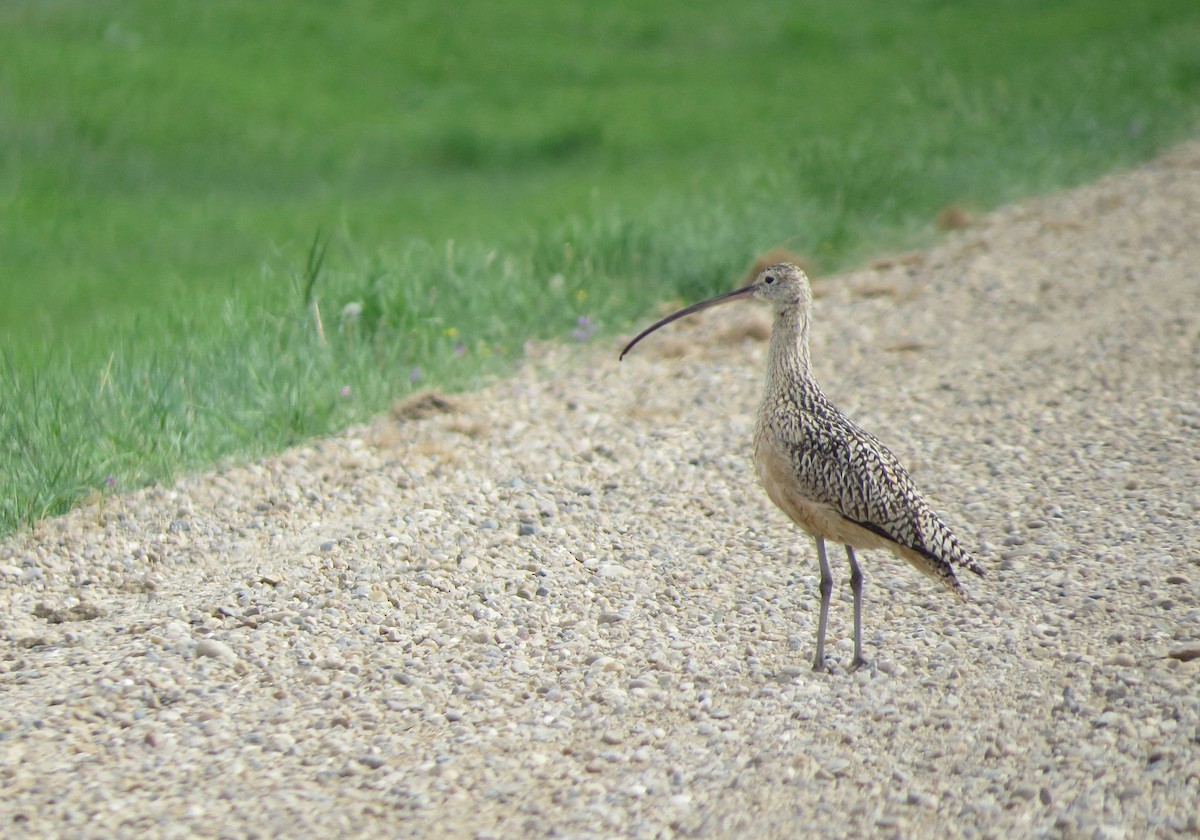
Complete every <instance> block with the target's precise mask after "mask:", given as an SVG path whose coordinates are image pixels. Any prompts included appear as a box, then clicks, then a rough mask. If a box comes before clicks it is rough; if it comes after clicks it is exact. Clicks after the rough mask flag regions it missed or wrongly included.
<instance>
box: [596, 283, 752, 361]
mask: <svg viewBox="0 0 1200 840" xmlns="http://www.w3.org/2000/svg"><path fill="white" fill-rule="evenodd" d="M756 288H758V287H757V286H755V285H753V284H751V285H749V286H744V287H743V288H741V289H734V290H733V291H732V292H726V293H725V294H723V295H717V296H716V297H715V298H709V299H708V300H702V301H700V302H699V303H693V304H692V305H691V306H688V307H686V308H684V309H680V310H679V311H678V312H675V313H672V314H671V315H668V316H667V317H666V318H663V319H662V320H661V321H657V322H655V323H653V324H651V325H650V326H648V327H646V329H644V330H642V331H641V332H640V333H638V334H637V337H636V338H634V339H633V341H631V342H629V343H628V344H626V345H625V349H624V350H622V351H621V355H620V357H619V359H618V361H619V360H620V359H624V358H625V354H626V353H628V352H629V351H630V350H632V349H633V345H635V344H637V343H638V342H639V341H641V340H642V339H643V338H645V337H646V336H648V335H650V333H652V332H654V331H655V330H656V329H658V328H659V327H661V326H664V325H666V324H669V323H671V322H672V321H676V320H678V319H680V318H682V317H683V316H685V315H691V314H692V313H693V312H699V311H700V310H701V309H708V308H709V307H710V306H717V305H718V304H722V303H728V302H729V301H731V300H740V299H741V298H746V297H750V296H751V295H752V294H754V290H755V289H756Z"/></svg>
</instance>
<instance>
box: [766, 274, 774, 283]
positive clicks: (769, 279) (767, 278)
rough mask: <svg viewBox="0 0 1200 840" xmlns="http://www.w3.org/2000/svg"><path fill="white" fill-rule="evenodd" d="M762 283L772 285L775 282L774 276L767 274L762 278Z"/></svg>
mask: <svg viewBox="0 0 1200 840" xmlns="http://www.w3.org/2000/svg"><path fill="white" fill-rule="evenodd" d="M763 282H764V283H767V284H771V283H774V282H775V275H774V274H768V275H767V276H766V277H764V278H763Z"/></svg>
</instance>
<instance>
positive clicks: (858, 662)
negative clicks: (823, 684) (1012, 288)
mask: <svg viewBox="0 0 1200 840" xmlns="http://www.w3.org/2000/svg"><path fill="white" fill-rule="evenodd" d="M866 664H867V660H865V659H863V658H862V657H861V656H856V657H854V661H853V662H851V663H850V667H849V668H847V669H846V672H847V673H849V674H853V673H854V672H855V671H857V670H858V669H859V668H861V667H862V666H864V665H866Z"/></svg>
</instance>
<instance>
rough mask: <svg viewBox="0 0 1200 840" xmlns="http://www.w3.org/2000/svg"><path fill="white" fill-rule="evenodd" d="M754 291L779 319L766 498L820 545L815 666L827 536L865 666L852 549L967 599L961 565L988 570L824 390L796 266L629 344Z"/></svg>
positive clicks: (858, 575) (758, 428)
mask: <svg viewBox="0 0 1200 840" xmlns="http://www.w3.org/2000/svg"><path fill="white" fill-rule="evenodd" d="M750 297H753V298H757V299H758V300H762V301H766V302H767V303H769V304H770V305H771V308H772V309H773V310H774V314H775V323H774V326H773V328H772V330H771V343H770V347H769V350H768V355H767V380H766V385H765V387H764V388H763V396H762V402H761V403H760V404H759V407H758V417H757V419H756V421H755V424H754V465H755V468H756V470H757V472H758V477H759V479H760V480H761V481H762V484H763V487H764V488H765V489H766V491H767V495H768V496H769V497H770V498H771V501H773V502H774V503H775V504H776V505H778V506H779V508H780V509H781V510H783V512H784V513H786V514H787V515H788V516H789V517H790V518H791V520H792V521H793V522H795V523H796V524H797V525H799V526H800V527H801V528H803V529H804V530H805V531H807V532H808V533H809V534H811V535H812V537H813V539H815V540H816V542H817V559H818V560H819V561H820V565H821V613H820V617H819V619H818V623H817V651H816V655H815V657H814V658H813V670H814V671H819V670H822V669H823V668H825V626H826V623H827V621H828V619H829V597H830V594H831V593H832V592H833V578H832V577H831V576H830V573H829V562H828V560H826V558H825V540H827V539H828V540H831V541H833V542H839V543H842V544H843V545H845V546H846V557H847V558H848V559H849V561H850V588H851V590H852V591H853V593H854V662H853V663H852V665H851V670H853V669H855V668H858V667H859V666H860V665H862V664H863V662H864V660H863V655H862V589H863V575H862V569H860V568H859V565H858V561H857V560H856V559H855V557H854V549H856V548H860V549H868V548H886V549H888V550H890V551H892V552H893V553H895V554H897V555H898V556H900V557H903V558H904V559H905V560H907V561H908V562H910V563H912V564H913V565H914V566H916V567H917V568H918V569H919V570H920V571H922V572H924V573H925V574H927V575H929V576H930V577H932V578H934V579H935V580H937V581H939V582H941V583H942V584H943V585H944V586H946V587H947V588H948V589H950V590H951V591H952V592H953V593H954V594H955V595H956V596H958V598H959V599H960V600H965V598H966V595H965V594H964V592H963V589H962V587H961V586H960V585H959V583H958V579H957V578H956V577H955V576H954V567H955V566H958V567H961V568H965V569H970V570H971V571H972V572H974V573H975V574H977V575H983V569H981V568H980V567H979V564H978V563H976V562H975V560H974V558H972V557H971V555H970V554H969V553H968V552H967V550H966V549H964V548H963V547H962V545H961V544H960V543H959V541H958V539H957V538H955V536H954V534H953V532H951V530H950V529H949V528H948V527H947V526H946V523H944V522H943V521H942V520H941V518H940V517H939V516H938V515H937V513H935V512H934V510H933V508H932V507H930V505H929V502H927V501H926V500H925V497H924V496H923V495H921V491H920V490H918V489H917V487H916V485H915V484H914V483H913V480H912V479H911V478H910V477H909V475H908V471H907V470H905V469H904V467H903V466H901V464H900V462H899V461H898V460H897V459H896V456H895V455H893V454H892V453H891V451H890V450H888V448H887V447H886V446H884V445H883V444H882V443H880V442H879V440H878V439H876V438H875V436H874V435H872V434H870V433H869V432H866V431H864V430H863V429H861V428H859V427H858V425H856V424H855V423H854V422H853V421H851V420H850V419H849V418H847V417H846V415H844V414H842V412H841V411H839V410H838V409H837V407H836V406H834V405H833V403H831V402H830V401H829V399H828V398H827V397H826V396H825V394H824V393H823V392H822V391H821V387H820V386H819V385H818V384H817V380H816V379H815V378H814V377H813V372H812V365H811V363H810V362H809V356H808V324H809V315H810V312H811V310H812V290H811V289H810V288H809V285H808V278H807V277H806V276H805V274H804V272H803V271H801V270H800V269H799V268H797V267H796V266H794V265H792V264H790V263H780V264H778V265H772V266H770V267H768V268H765V269H763V271H761V272H760V273H759V275H758V276H757V277H756V278H755V280H754V282H753V283H751V284H750V285H749V286H746V287H744V288H741V289H737V290H735V291H732V292H728V293H726V294H723V295H718V296H717V297H715V298H712V299H711V300H706V301H703V302H701V303H697V304H694V305H692V306H689V307H687V308H686V309H681V310H680V311H678V312H676V313H674V314H673V315H668V316H667V317H666V318H663V319H662V320H661V321H658V322H657V323H655V324H653V325H651V326H650V327H647V328H646V329H645V330H643V331H642V332H641V333H640V334H638V336H637V337H636V338H634V339H633V341H631V342H629V344H627V345H625V349H624V350H622V351H621V358H622V359H623V358H625V354H626V353H628V352H629V351H630V350H631V349H632V348H633V346H634V345H635V344H637V343H638V342H639V341H641V340H642V339H643V338H645V337H646V336H647V335H649V334H650V333H652V332H654V331H655V330H656V329H658V328H659V327H661V326H663V325H664V324H668V323H670V322H671V321H674V320H675V319H677V318H682V317H683V316H685V315H690V314H691V313H693V312H699V311H700V310H701V309H707V308H708V307H710V306H715V305H717V304H720V303H727V302H729V301H733V300H741V299H742V298H750Z"/></svg>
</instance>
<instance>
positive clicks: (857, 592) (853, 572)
mask: <svg viewBox="0 0 1200 840" xmlns="http://www.w3.org/2000/svg"><path fill="white" fill-rule="evenodd" d="M846 557H847V558H849V560H850V591H851V592H853V593H854V662H852V663H851V664H850V670H851V671H856V670H858V669H859V668H860V667H861V666H862V665H864V664H866V660H865V659H863V655H862V590H863V573H862V569H860V568H859V567H858V560H856V559H855V557H854V549H853V548H851V547H850V546H846Z"/></svg>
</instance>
